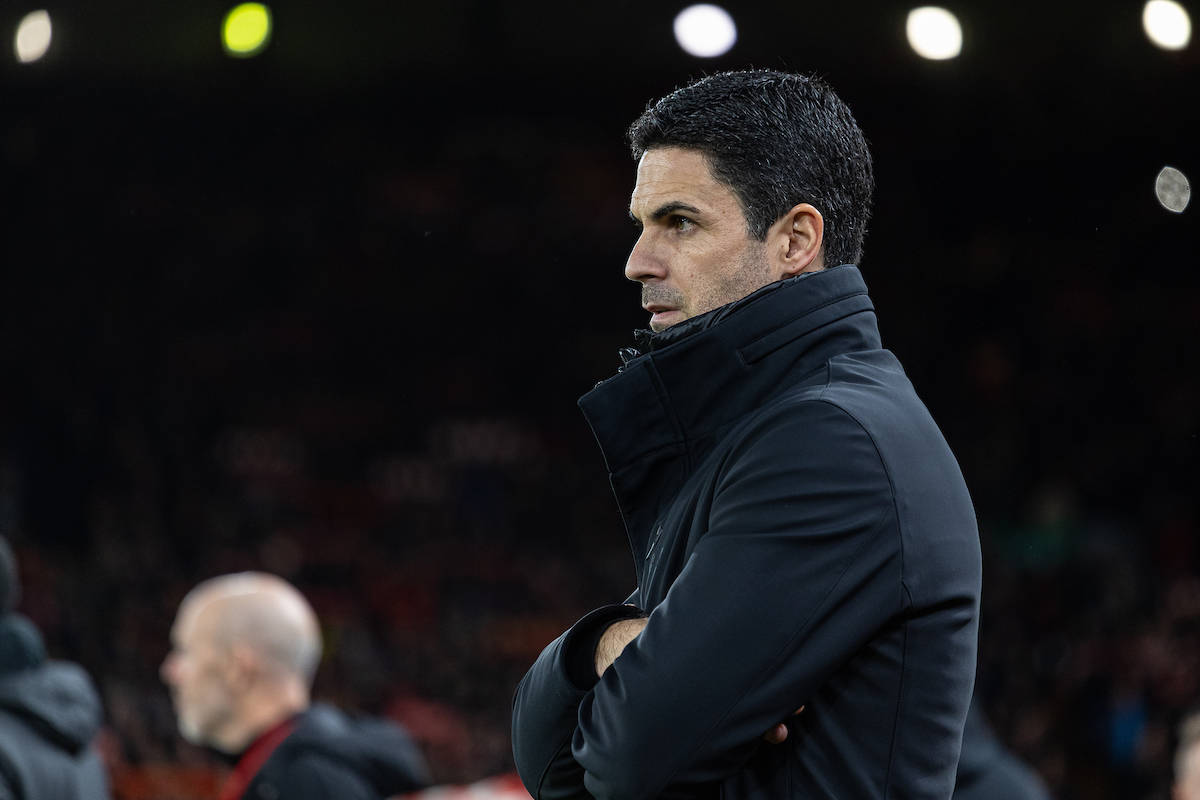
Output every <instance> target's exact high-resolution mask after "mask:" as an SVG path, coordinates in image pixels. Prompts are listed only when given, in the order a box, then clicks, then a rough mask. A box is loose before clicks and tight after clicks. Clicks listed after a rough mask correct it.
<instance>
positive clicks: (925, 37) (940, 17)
mask: <svg viewBox="0 0 1200 800" xmlns="http://www.w3.org/2000/svg"><path fill="white" fill-rule="evenodd" d="M905 33H907V34H908V43H909V45H910V46H911V47H912V49H913V51H914V52H916V54H917V55H919V56H920V57H921V58H928V59H930V60H931V61H945V60H946V59H949V58H955V57H956V56H958V54H959V53H961V52H962V26H961V25H959V24H958V17H956V16H954V15H953V14H952V13H950V12H949V11H947V10H946V9H944V8H938V7H937V6H922V7H921V8H914V9H913V10H912V11H910V12H908V23H907V25H905Z"/></svg>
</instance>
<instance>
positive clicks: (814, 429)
mask: <svg viewBox="0 0 1200 800" xmlns="http://www.w3.org/2000/svg"><path fill="white" fill-rule="evenodd" d="M651 345H652V348H651V350H650V352H647V353H645V354H642V355H639V356H637V357H634V358H632V359H631V360H629V361H628V362H627V363H626V365H625V367H624V369H623V371H621V372H620V373H619V374H617V375H616V376H615V377H613V378H611V379H609V380H607V381H605V382H603V383H601V384H600V385H599V386H597V387H596V388H595V389H594V390H592V391H591V392H589V393H588V394H587V395H585V396H584V397H583V398H582V399H581V400H580V406H581V407H582V409H583V411H584V414H585V416H586V417H587V419H588V422H589V423H590V425H591V427H592V430H593V431H594V433H595V435H596V438H597V440H598V441H599V443H600V447H601V449H602V451H603V453H604V459H605V462H606V464H607V467H608V471H609V474H610V478H611V482H612V486H613V490H614V492H615V494H616V498H617V502H618V505H619V507H620V511H621V515H622V518H623V520H624V522H625V526H626V529H627V532H628V535H629V540H630V544H631V546H632V549H633V553H634V559H635V565H636V570H637V578H638V588H637V591H636V592H635V593H634V594H633V595H632V596H631V597H630V599H629V601H628V602H629V603H630V604H633V605H634V606H637V607H638V608H640V609H644V610H645V611H647V612H650V616H649V620H648V624H647V627H646V629H645V631H643V633H642V634H641V636H640V637H638V639H636V640H635V641H634V642H633V643H631V644H630V646H629V647H628V648H626V650H625V652H624V653H623V654H622V655H621V656H620V657H619V658H618V659H617V660H616V662H615V663H614V664H613V666H612V667H611V668H610V669H609V670H607V671H606V672H605V674H604V677H603V679H601V680H599V681H597V680H596V678H595V674H594V672H593V671H590V670H589V669H588V668H587V664H588V663H589V662H590V659H591V656H592V652H591V649H592V648H593V647H594V642H595V640H596V638H597V633H598V631H600V630H602V629H603V627H604V626H605V625H606V624H607V623H608V622H609V621H611V620H613V619H615V618H618V617H621V616H630V615H634V614H636V613H638V610H637V609H632V608H630V607H628V606H609V607H605V608H602V609H598V610H597V611H595V612H592V614H589V615H588V616H587V617H585V618H584V619H583V620H581V621H580V622H579V623H577V624H576V625H575V626H574V627H573V628H572V629H571V630H569V631H568V632H567V633H565V634H564V635H563V636H562V637H560V638H559V639H557V640H555V641H554V642H553V643H551V644H550V645H549V646H548V647H547V648H546V649H545V650H544V651H543V652H542V654H541V656H539V658H538V660H537V661H536V663H535V664H534V665H533V667H532V668H531V669H530V671H529V672H528V674H527V675H526V676H525V678H524V679H523V680H522V681H521V684H520V685H519V687H518V689H517V694H516V697H515V700H514V710H513V750H514V756H515V759H516V765H517V768H518V771H519V772H520V774H521V777H522V780H523V781H524V782H525V785H526V787H527V788H528V789H529V790H530V792H531V793H532V794H533V795H534V796H535V797H538V798H558V797H585V796H587V794H590V795H592V796H594V797H597V798H651V797H697V796H717V795H719V796H721V797H723V798H729V799H732V798H782V797H800V798H811V799H812V800H816V799H818V798H842V800H846V799H847V798H854V800H870V799H871V798H884V797H887V798H893V799H894V800H908V799H910V798H936V799H937V800H947V798H949V797H950V796H951V792H952V790H953V787H954V778H955V769H956V766H957V763H958V756H959V747H960V742H961V737H962V730H963V722H964V719H965V718H966V715H967V706H968V703H969V701H970V697H971V688H972V685H973V681H974V675H975V656H976V634H977V622H978V608H979V591H980V578H981V566H980V552H979V537H978V530H977V527H976V522H975V516H974V510H973V508H972V505H971V500H970V497H969V495H968V493H967V489H966V486H965V484H964V482H963V479H962V475H961V472H960V470H959V467H958V464H957V462H956V461H955V459H954V456H953V455H952V454H951V452H950V449H949V447H948V446H947V444H946V442H945V440H944V439H943V437H942V435H941V433H940V431H939V430H938V428H937V426H936V425H935V424H934V422H933V420H932V419H931V418H930V416H929V413H928V411H927V410H926V409H925V406H924V405H923V404H922V403H921V401H920V400H919V399H918V397H917V395H916V393H915V391H914V390H913V387H912V385H911V384H910V383H909V381H908V379H907V377H905V375H904V371H903V370H902V368H901V367H900V364H899V362H898V361H897V360H896V358H895V356H893V355H892V354H891V353H890V352H888V351H886V350H883V349H882V346H881V343H880V339H879V333H878V329H877V325H876V319H875V313H874V308H873V306H872V303H871V301H870V299H869V298H868V296H867V290H866V286H865V284H864V283H863V280H862V276H861V274H860V273H859V271H858V269H857V268H856V267H854V266H851V265H845V266H840V267H835V268H832V269H829V270H825V271H821V272H816V273H811V274H807V275H802V276H798V277H796V278H792V279H788V280H785V281H782V282H779V283H775V284H772V285H770V286H767V287H764V288H763V289H761V290H759V291H757V292H755V293H754V294H752V295H750V296H749V297H747V298H744V299H743V300H740V301H738V302H736V303H733V304H731V305H730V306H726V307H723V308H721V309H717V310H715V311H713V312H709V313H708V314H705V315H702V316H700V317H696V318H694V319H692V320H688V321H687V322H684V323H682V324H681V325H676V326H673V327H672V328H669V329H667V330H666V331H664V332H662V333H660V334H656V335H655V336H654V337H652V340H651ZM801 705H803V706H806V709H805V711H804V713H803V714H801V715H800V716H798V717H790V714H791V713H792V712H793V711H794V710H795V709H797V708H798V707H800V706H801ZM785 719H787V720H789V723H788V724H789V728H790V731H791V733H790V736H789V737H788V739H787V741H786V742H785V743H784V744H782V745H768V744H766V743H764V742H763V741H762V740H761V735H762V734H763V733H764V732H765V731H766V730H768V729H769V728H771V727H772V726H773V725H775V724H776V723H778V722H780V721H782V720H785Z"/></svg>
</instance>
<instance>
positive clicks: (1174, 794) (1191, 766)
mask: <svg viewBox="0 0 1200 800" xmlns="http://www.w3.org/2000/svg"><path fill="white" fill-rule="evenodd" d="M1184 764H1185V767H1184V770H1183V774H1182V775H1176V776H1175V786H1174V788H1173V789H1172V790H1171V800H1200V747H1198V746H1196V745H1192V748H1191V749H1190V750H1189V751H1188V754H1187V758H1186V759H1185V760H1184Z"/></svg>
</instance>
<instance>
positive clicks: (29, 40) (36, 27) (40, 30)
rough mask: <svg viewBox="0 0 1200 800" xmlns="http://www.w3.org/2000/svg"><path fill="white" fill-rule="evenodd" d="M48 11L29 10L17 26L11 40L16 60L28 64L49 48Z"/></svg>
mask: <svg viewBox="0 0 1200 800" xmlns="http://www.w3.org/2000/svg"><path fill="white" fill-rule="evenodd" d="M50 33H51V31H50V13H49V12H47V11H31V12H29V13H28V14H26V15H25V17H24V19H22V20H21V24H20V25H18V26H17V36H16V38H15V39H14V40H13V49H14V50H15V51H16V53H17V61H20V62H21V63H22V64H29V63H31V62H34V61H37V60H38V59H39V58H41V57H42V56H44V55H46V51H47V50H49V49H50Z"/></svg>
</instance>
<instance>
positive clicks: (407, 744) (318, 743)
mask: <svg viewBox="0 0 1200 800" xmlns="http://www.w3.org/2000/svg"><path fill="white" fill-rule="evenodd" d="M171 644H172V650H171V652H170V653H169V654H168V655H167V658H166V660H165V661H163V664H162V670H161V671H162V678H163V681H164V682H165V683H166V684H167V685H168V686H169V687H170V689H171V699H172V701H173V702H174V704H175V712H176V715H177V717H178V721H179V731H180V733H181V734H182V735H183V737H184V738H185V739H187V740H188V741H189V742H192V743H193V744H198V745H204V746H209V747H213V748H215V749H217V750H219V751H221V752H223V753H227V754H229V755H233V756H238V761H237V766H236V767H235V768H234V770H233V774H232V775H231V776H230V778H229V780H228V782H227V783H226V785H225V787H224V789H223V790H222V792H221V800H240V798H245V800H263V799H264V798H279V799H280V800H379V799H380V798H386V797H390V796H392V795H395V794H401V793H404V792H409V791H413V790H415V789H419V788H421V787H423V786H424V785H425V784H426V783H427V777H426V767H425V764H424V762H423V760H422V758H421V756H420V754H419V753H418V751H417V749H416V747H415V746H414V744H413V743H412V741H411V740H410V739H409V738H408V736H407V735H406V734H405V733H404V731H402V730H401V729H400V728H399V727H398V726H396V725H394V724H391V723H387V722H382V721H376V720H362V721H359V720H352V719H351V718H349V717H347V716H346V715H345V714H343V713H341V712H340V711H337V710H336V709H334V708H331V707H329V706H326V705H321V704H317V705H313V704H311V702H310V697H309V692H310V689H311V687H312V681H313V676H314V674H315V673H316V669H317V664H318V662H319V661H320V659H321V635H320V631H319V629H318V627H317V618H316V615H315V614H314V613H313V610H312V608H311V607H310V606H309V604H308V601H306V600H305V599H304V597H303V595H301V594H300V592H298V591H297V590H296V589H295V588H294V587H293V586H292V585H291V584H289V583H287V582H286V581H284V580H283V579H282V578H278V577H276V576H274V575H268V574H264V573H254V572H246V573H238V574H234V575H223V576H221V577H217V578H213V579H211V580H208V581H205V582H204V583H201V584H200V585H199V586H197V587H196V588H195V589H193V590H192V591H191V592H190V593H189V594H188V595H187V597H185V598H184V600H183V603H182V604H180V606H179V613H178V615H177V616H176V618H175V625H174V627H173V628H172V630H171Z"/></svg>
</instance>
